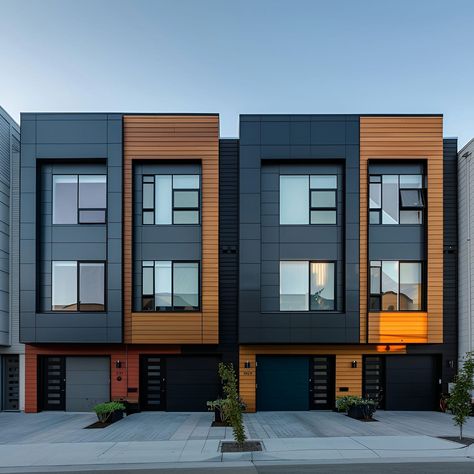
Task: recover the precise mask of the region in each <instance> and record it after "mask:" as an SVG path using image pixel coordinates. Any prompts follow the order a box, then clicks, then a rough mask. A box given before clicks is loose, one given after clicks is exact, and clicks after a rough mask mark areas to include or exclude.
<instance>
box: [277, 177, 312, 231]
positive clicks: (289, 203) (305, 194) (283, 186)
mask: <svg viewBox="0 0 474 474" xmlns="http://www.w3.org/2000/svg"><path fill="white" fill-rule="evenodd" d="M308 209H309V177H308V176H280V224H293V225H297V224H309V215H308V214H309V213H308Z"/></svg>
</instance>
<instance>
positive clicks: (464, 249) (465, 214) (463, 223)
mask: <svg viewBox="0 0 474 474" xmlns="http://www.w3.org/2000/svg"><path fill="white" fill-rule="evenodd" d="M473 160H474V139H472V140H471V141H470V142H469V143H467V144H466V146H464V147H463V148H462V149H461V150H460V151H459V154H458V201H459V219H458V222H459V361H462V359H463V358H464V356H465V355H466V352H472V351H473V350H474V310H473V306H474V301H473V298H474V275H473V272H474V267H473V262H474V258H473V257H474V255H473V248H472V245H471V236H472V235H473V231H474V190H473V184H472V183H473V179H474V170H473V169H472V168H473Z"/></svg>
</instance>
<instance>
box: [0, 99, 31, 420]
mask: <svg viewBox="0 0 474 474" xmlns="http://www.w3.org/2000/svg"><path fill="white" fill-rule="evenodd" d="M19 167H20V128H19V126H18V125H17V124H16V123H15V121H14V120H13V119H12V118H11V117H10V116H9V115H8V114H7V112H6V111H5V110H4V109H3V108H1V107H0V411H1V410H21V409H23V406H24V400H23V393H24V390H23V385H24V365H25V364H24V363H25V360H24V346H23V345H22V344H20V342H19V308H18V291H19V280H18V263H19V253H18V250H19V246H18V217H19Z"/></svg>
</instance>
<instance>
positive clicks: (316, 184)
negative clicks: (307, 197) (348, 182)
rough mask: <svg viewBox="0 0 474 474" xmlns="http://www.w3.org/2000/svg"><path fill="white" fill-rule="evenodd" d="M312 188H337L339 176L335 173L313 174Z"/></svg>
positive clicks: (311, 178)
mask: <svg viewBox="0 0 474 474" xmlns="http://www.w3.org/2000/svg"><path fill="white" fill-rule="evenodd" d="M310 187H311V189H337V176H334V175H311V176H310Z"/></svg>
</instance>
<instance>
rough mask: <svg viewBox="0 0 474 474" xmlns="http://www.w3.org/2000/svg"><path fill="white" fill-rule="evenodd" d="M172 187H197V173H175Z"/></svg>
mask: <svg viewBox="0 0 474 474" xmlns="http://www.w3.org/2000/svg"><path fill="white" fill-rule="evenodd" d="M173 189H199V175H198V174H175V175H174V176H173Z"/></svg>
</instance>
